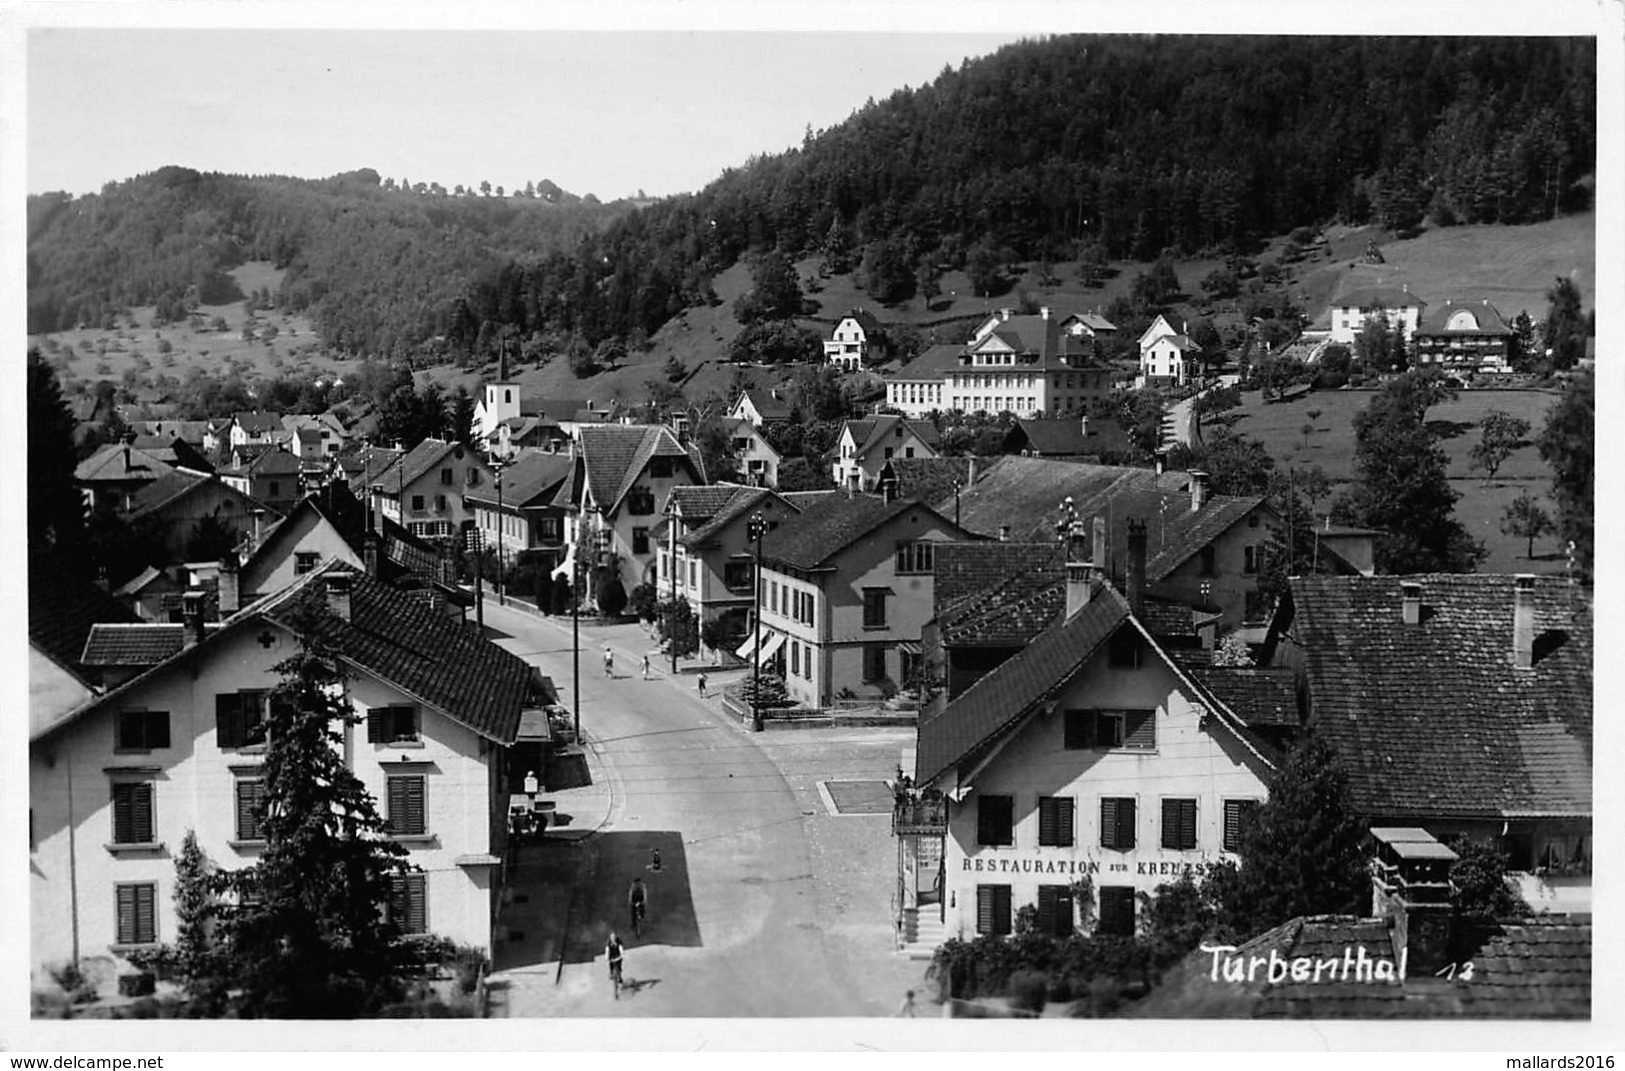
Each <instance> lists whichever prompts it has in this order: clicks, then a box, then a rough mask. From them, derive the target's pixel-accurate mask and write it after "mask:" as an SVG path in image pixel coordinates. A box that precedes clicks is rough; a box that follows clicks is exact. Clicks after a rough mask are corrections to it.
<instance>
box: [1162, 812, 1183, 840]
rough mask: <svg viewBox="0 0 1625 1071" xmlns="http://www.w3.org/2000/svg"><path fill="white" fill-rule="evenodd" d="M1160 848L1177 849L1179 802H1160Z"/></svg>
mask: <svg viewBox="0 0 1625 1071" xmlns="http://www.w3.org/2000/svg"><path fill="white" fill-rule="evenodd" d="M1162 846H1163V847H1164V848H1178V847H1179V801H1178V800H1163V801H1162Z"/></svg>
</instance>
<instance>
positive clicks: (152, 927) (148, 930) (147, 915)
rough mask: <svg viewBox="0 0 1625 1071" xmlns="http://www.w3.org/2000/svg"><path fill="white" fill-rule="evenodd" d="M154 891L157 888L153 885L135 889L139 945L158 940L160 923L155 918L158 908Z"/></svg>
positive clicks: (140, 886)
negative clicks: (155, 911)
mask: <svg viewBox="0 0 1625 1071" xmlns="http://www.w3.org/2000/svg"><path fill="white" fill-rule="evenodd" d="M154 891H155V888H154V886H151V885H137V886H136V887H135V939H136V942H137V943H138V944H146V943H148V942H150V941H156V940H157V939H158V921H157V919H156V918H155V917H154V909H155V906H156V905H155V904H154V903H153V900H154V896H153V893H154Z"/></svg>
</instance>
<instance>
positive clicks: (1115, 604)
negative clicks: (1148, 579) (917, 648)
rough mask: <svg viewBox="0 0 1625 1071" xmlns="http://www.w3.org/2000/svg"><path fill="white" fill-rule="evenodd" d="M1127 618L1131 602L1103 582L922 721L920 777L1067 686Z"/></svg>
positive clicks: (938, 770)
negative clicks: (1064, 618)
mask: <svg viewBox="0 0 1625 1071" xmlns="http://www.w3.org/2000/svg"><path fill="white" fill-rule="evenodd" d="M1128 619H1129V609H1128V603H1126V602H1124V601H1123V597H1122V596H1121V595H1119V594H1117V592H1116V591H1115V590H1113V589H1112V587H1111V585H1109V584H1103V585H1100V587H1099V589H1098V590H1097V591H1096V592H1095V594H1094V596H1093V597H1092V598H1091V599H1090V600H1089V604H1088V605H1087V606H1085V607H1084V608H1083V609H1082V610H1080V611H1078V614H1077V616H1076V617H1074V618H1073V619H1072V620H1071V621H1068V622H1066V623H1065V624H1063V625H1061V626H1060V627H1058V628H1051V629H1048V630H1047V631H1045V632H1043V633H1041V634H1039V636H1038V637H1037V638H1035V639H1034V640H1033V641H1032V643H1030V644H1028V645H1027V646H1026V647H1025V648H1023V649H1022V650H1021V651H1020V652H1019V653H1018V654H1016V655H1015V656H1014V657H1012V658H1011V659H1009V660H1008V661H1006V662H1004V663H1002V664H1001V665H1000V666H998V668H996V669H994V670H993V671H992V672H990V673H988V674H987V675H986V676H984V677H982V678H981V679H980V680H978V681H977V682H976V683H975V684H972V685H971V686H970V687H969V688H967V689H966V690H965V691H964V692H962V693H961V694H960V695H959V697H958V698H956V699H955V700H954V701H953V702H951V703H949V704H948V705H947V706H946V707H944V708H943V709H942V710H941V711H939V712H938V713H937V714H936V715H935V716H934V717H931V718H929V719H927V720H926V721H923V722H921V723H920V729H919V745H918V751H917V754H916V757H915V769H916V777H915V780H916V781H917V782H919V783H920V784H926V783H928V782H930V781H933V780H935V779H936V778H938V777H940V776H942V775H943V774H945V773H947V772H948V771H949V770H951V769H952V768H953V767H955V766H956V765H958V764H959V763H960V762H962V761H964V760H965V759H966V758H968V757H970V756H971V755H972V754H973V753H975V752H977V751H979V750H980V749H981V748H982V747H984V746H985V745H987V744H989V743H991V742H992V741H993V740H995V739H996V738H997V737H999V736H1000V735H1002V734H1003V733H1004V731H1005V730H1007V729H1009V728H1012V727H1014V725H1015V724H1016V723H1017V722H1019V721H1020V720H1021V719H1022V718H1023V717H1024V716H1025V715H1026V714H1027V712H1028V711H1029V710H1030V709H1031V708H1032V707H1033V705H1034V704H1036V703H1037V702H1038V701H1039V700H1041V699H1043V698H1044V697H1045V696H1046V695H1049V694H1051V693H1052V692H1054V691H1056V690H1057V689H1059V688H1061V687H1062V686H1064V685H1065V683H1066V682H1067V681H1068V680H1069V679H1070V678H1071V677H1072V675H1073V674H1074V673H1076V672H1077V671H1078V670H1079V669H1080V668H1081V667H1082V666H1083V664H1084V663H1085V662H1086V661H1088V659H1089V657H1090V656H1091V655H1092V654H1094V652H1095V651H1096V650H1098V649H1099V648H1100V645H1101V644H1103V643H1105V642H1106V640H1107V639H1108V638H1110V637H1111V635H1112V634H1113V633H1114V632H1116V631H1117V628H1118V626H1120V625H1122V624H1123V622H1125V621H1127V620H1128Z"/></svg>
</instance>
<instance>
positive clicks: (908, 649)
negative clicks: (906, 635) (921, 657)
mask: <svg viewBox="0 0 1625 1071" xmlns="http://www.w3.org/2000/svg"><path fill="white" fill-rule="evenodd" d="M897 649H898V650H899V651H902V652H903V653H904V654H906V655H918V654H919V653H920V645H919V644H917V643H915V642H914V641H913V640H904V641H903V642H902V643H899V644H898V645H897Z"/></svg>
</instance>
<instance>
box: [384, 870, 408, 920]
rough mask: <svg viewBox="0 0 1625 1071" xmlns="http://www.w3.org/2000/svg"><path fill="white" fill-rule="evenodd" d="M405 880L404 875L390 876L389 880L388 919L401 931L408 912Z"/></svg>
mask: <svg viewBox="0 0 1625 1071" xmlns="http://www.w3.org/2000/svg"><path fill="white" fill-rule="evenodd" d="M406 881H407V879H406V878H404V877H395V878H391V879H390V881H389V921H390V922H393V923H394V924H395V925H396V926H398V927H400V928H401V929H402V930H403V931H404V930H405V929H406V917H407V914H408V912H407V900H408V897H407V892H406Z"/></svg>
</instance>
